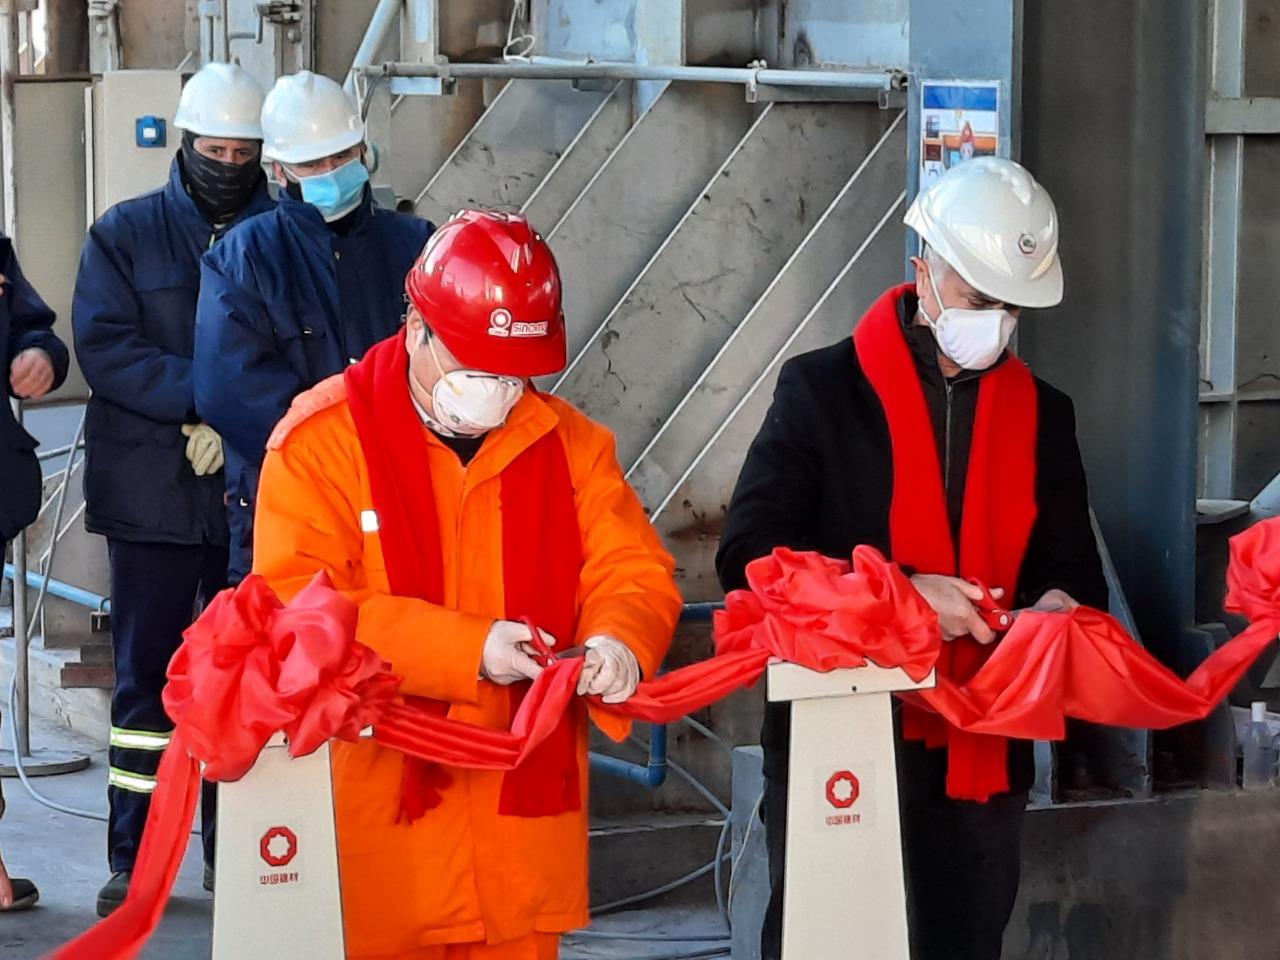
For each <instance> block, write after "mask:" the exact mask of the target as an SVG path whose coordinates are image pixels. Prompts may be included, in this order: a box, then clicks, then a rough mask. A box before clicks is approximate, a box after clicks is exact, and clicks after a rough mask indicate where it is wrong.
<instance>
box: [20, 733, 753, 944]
mask: <svg viewBox="0 0 1280 960" xmlns="http://www.w3.org/2000/svg"><path fill="white" fill-rule="evenodd" d="M0 736H3V737H4V738H5V742H6V743H7V742H8V741H7V738H8V729H7V727H5V728H3V731H2V733H0ZM32 746H33V747H34V748H36V749H39V748H41V747H45V748H51V749H64V750H76V751H79V752H83V753H86V754H88V755H90V757H91V758H92V763H91V765H90V766H89V768H88V769H87V770H84V771H82V772H80V773H73V774H67V775H64V776H58V777H44V778H39V779H37V780H35V781H33V783H34V785H35V787H36V789H37V790H39V791H40V792H41V793H43V794H45V795H46V796H47V797H49V798H50V799H52V800H55V801H57V802H59V803H63V804H66V805H68V806H73V807H78V808H82V809H88V810H98V811H105V809H106V797H105V791H106V770H107V763H106V751H105V750H103V749H101V748H100V747H99V746H98V745H97V744H94V743H92V742H90V741H87V740H85V739H84V738H82V737H78V736H76V735H75V734H73V733H70V732H69V731H66V730H65V729H62V728H55V727H52V726H50V725H49V724H47V723H44V722H41V721H39V720H37V721H35V723H34V724H33V727H32ZM3 786H4V795H5V799H6V801H7V802H8V810H7V812H6V814H5V817H4V819H3V820H0V852H3V856H4V861H5V864H6V866H7V867H8V869H9V872H10V874H11V875H13V876H21V877H29V878H31V879H32V880H34V881H35V882H36V884H37V885H38V886H39V888H40V903H39V905H38V906H37V907H36V908H35V909H34V910H30V911H27V912H25V913H14V914H0V956H3V957H4V960H35V958H37V957H41V956H44V955H45V954H46V953H47V952H48V951H50V950H52V949H54V948H55V947H57V946H59V945H61V944H62V943H65V942H66V941H67V940H69V939H70V938H71V937H73V936H75V935H76V934H77V933H79V932H80V931H82V930H84V929H85V928H86V927H88V926H89V925H91V924H92V923H93V922H94V921H95V920H96V919H97V917H96V915H95V914H94V909H93V908H94V900H95V898H96V896H97V892H98V888H99V887H100V886H101V885H102V884H103V883H104V882H105V881H106V879H107V865H106V827H105V825H104V824H102V823H98V822H95V821H90V820H82V819H79V818H76V817H71V816H67V815H65V814H62V813H56V812H54V811H52V810H49V809H47V808H45V807H43V806H41V805H39V804H38V803H36V802H35V801H34V800H32V799H31V798H30V797H29V796H28V795H27V793H26V791H25V790H24V789H23V788H22V784H20V783H19V782H17V781H16V780H5V781H4V782H3ZM193 840H195V838H193ZM212 907H213V901H212V898H211V897H210V896H209V895H208V894H207V893H205V892H204V891H203V890H202V889H201V887H200V854H199V843H198V842H193V843H192V844H191V845H190V847H189V849H188V852H187V857H186V859H185V860H184V861H183V865H182V872H181V873H180V874H179V876H178V882H177V886H176V887H175V889H174V897H173V900H171V901H170V904H169V909H168V911H167V912H166V914H165V918H164V921H163V923H162V924H161V926H160V929H159V931H158V932H157V933H156V936H155V937H154V938H153V939H152V941H151V943H150V945H149V946H148V948H147V950H146V951H145V952H144V954H143V957H145V958H148V960H204V958H207V957H208V956H209V930H210V920H211V915H212ZM722 929H723V928H722V927H721V926H720V923H719V920H718V918H717V917H716V914H715V911H714V909H712V908H703V907H688V906H684V907H665V908H657V909H651V910H642V911H635V912H631V913H620V914H617V915H614V916H609V917H605V918H601V919H600V920H599V921H598V922H597V923H596V925H595V926H594V927H593V930H594V931H595V932H599V933H602V934H618V933H621V934H624V935H640V936H653V937H661V938H664V941H663V942H646V941H639V940H601V939H595V938H591V939H588V938H585V937H570V938H566V941H565V946H564V948H563V950H562V952H561V956H562V960H667V958H671V960H683V958H692V957H705V956H708V955H710V954H709V951H710V949H711V948H713V947H714V946H715V944H714V943H713V942H708V941H706V940H704V939H701V938H704V937H707V936H714V935H716V934H717V933H718V932H719V931H721V930H722ZM681 935H683V936H687V937H694V938H698V939H693V940H686V941H679V940H676V939H675V938H676V937H679V936H681ZM719 955H720V956H728V954H727V953H721V954H719Z"/></svg>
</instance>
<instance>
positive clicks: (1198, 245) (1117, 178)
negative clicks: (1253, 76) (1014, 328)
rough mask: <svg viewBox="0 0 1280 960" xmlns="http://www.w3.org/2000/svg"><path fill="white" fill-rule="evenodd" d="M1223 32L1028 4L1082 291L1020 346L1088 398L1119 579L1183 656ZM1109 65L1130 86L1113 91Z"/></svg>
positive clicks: (1198, 14) (1036, 159) (1144, 616)
mask: <svg viewBox="0 0 1280 960" xmlns="http://www.w3.org/2000/svg"><path fill="white" fill-rule="evenodd" d="M1155 22H1158V23H1161V24H1162V25H1163V28H1162V29H1161V30H1159V31H1152V30H1150V24H1152V23H1155ZM1206 35H1207V30H1206V24H1205V9H1204V4H1203V3H1202V2H1200V0H1134V2H1133V3H1131V4H1126V5H1124V7H1123V8H1120V7H1117V6H1116V5H1114V4H1111V3H1107V2H1105V0H1082V2H1080V3H1075V4H1071V5H1070V8H1068V7H1067V6H1065V5H1063V6H1060V5H1056V4H1034V5H1032V4H1028V6H1027V24H1026V47H1027V50H1026V72H1025V76H1024V80H1023V90H1024V95H1025V97H1026V100H1025V103H1026V110H1025V111H1024V113H1023V117H1024V120H1025V127H1024V131H1023V150H1024V156H1025V158H1026V160H1027V162H1028V165H1029V166H1030V167H1031V169H1032V170H1033V171H1034V172H1035V174H1036V175H1037V177H1038V178H1039V179H1040V180H1041V182H1042V183H1044V184H1045V186H1046V187H1047V188H1048V190H1049V192H1050V193H1051V194H1052V195H1053V197H1054V199H1055V200H1056V202H1057V205H1058V209H1059V211H1060V212H1061V215H1062V235H1061V242H1060V248H1059V249H1060V252H1061V255H1062V258H1063V263H1064V268H1065V272H1066V299H1065V300H1064V301H1063V304H1062V306H1060V307H1056V308H1054V309H1053V310H1048V311H1037V312H1036V315H1035V316H1033V317H1030V318H1028V319H1027V320H1026V322H1024V323H1023V324H1022V328H1023V329H1022V333H1021V338H1020V345H1021V348H1022V351H1023V353H1024V355H1025V356H1027V357H1028V358H1029V360H1030V362H1031V366H1032V369H1033V370H1035V371H1036V372H1037V373H1038V374H1040V375H1041V376H1043V377H1045V378H1046V379H1048V380H1049V381H1050V382H1052V383H1054V384H1055V385H1056V386H1058V387H1061V388H1063V389H1065V390H1066V391H1067V392H1068V393H1069V394H1070V395H1071V397H1072V399H1073V400H1074V401H1075V409H1076V414H1077V419H1078V425H1079V436H1080V441H1081V446H1082V448H1083V451H1084V455H1085V462H1086V465H1087V466H1088V467H1089V468H1090V475H1089V478H1090V486H1091V494H1092V500H1093V503H1094V507H1095V509H1096V511H1097V514H1098V519H1099V522H1100V523H1101V526H1102V529H1103V531H1104V533H1105V534H1106V538H1107V543H1108V545H1109V546H1110V549H1111V553H1112V556H1113V557H1114V559H1115V565H1116V570H1117V572H1118V573H1119V577H1120V582H1121V583H1122V584H1123V586H1124V589H1125V593H1126V595H1127V597H1128V600H1129V603H1130V605H1131V606H1132V608H1133V613H1134V618H1135V620H1136V621H1137V623H1138V626H1139V628H1140V629H1141V631H1142V636H1143V639H1144V642H1145V643H1146V645H1147V646H1149V647H1150V648H1151V649H1152V650H1154V651H1155V652H1156V653H1157V654H1158V655H1160V656H1162V657H1164V658H1166V660H1167V661H1169V662H1173V661H1175V660H1177V659H1178V653H1179V652H1180V651H1181V650H1183V649H1186V648H1187V647H1186V645H1187V644H1189V643H1192V642H1194V641H1192V640H1190V639H1188V637H1187V635H1186V633H1185V628H1186V627H1187V625H1188V624H1190V623H1191V622H1192V619H1193V616H1194V605H1193V598H1194V592H1195V591H1194V589H1193V588H1194V583H1195V525H1194V509H1195V494H1196V489H1195V488H1196V435H1197V431H1198V423H1197V416H1198V411H1197V401H1196V397H1197V392H1198V391H1197V383H1198V380H1199V366H1198V362H1197V340H1198V332H1199V327H1200V312H1201V309H1202V303H1203V300H1202V296H1203V287H1202V283H1201V271H1202V265H1203V262H1204V261H1203V254H1204V242H1203V222H1204V215H1205V192H1204V191H1205V180H1206V170H1205V163H1204V157H1205V152H1206V151H1205V143H1204V102H1203V96H1204V91H1205V89H1206V86H1207V77H1206V76H1205V64H1206V63H1207V62H1208V57H1207V56H1206V49H1205V37H1206ZM1099 71H1105V72H1106V75H1107V76H1108V77H1109V78H1110V81H1109V82H1110V83H1111V84H1112V85H1114V86H1115V88H1116V89H1122V90H1125V91H1128V93H1129V95H1128V96H1126V97H1123V98H1115V99H1109V98H1105V97H1103V98H1100V97H1098V96H1097V77H1098V76H1100V75H1101V74H1100V73H1099ZM1086 129H1087V130H1088V131H1089V134H1090V136H1089V139H1090V142H1091V143H1092V144H1096V145H1097V149H1096V150H1095V149H1091V150H1090V151H1089V152H1090V155H1091V160H1090V162H1088V163H1081V161H1080V156H1081V141H1080V131H1081V130H1086Z"/></svg>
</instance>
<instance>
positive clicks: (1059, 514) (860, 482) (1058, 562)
mask: <svg viewBox="0 0 1280 960" xmlns="http://www.w3.org/2000/svg"><path fill="white" fill-rule="evenodd" d="M907 224H908V225H909V226H911V227H912V228H913V229H914V230H915V231H916V232H917V233H918V234H920V236H921V238H922V239H923V240H924V243H925V248H924V250H923V251H922V256H921V257H917V258H913V264H914V266H915V272H916V282H915V284H906V285H903V286H900V287H897V288H894V289H891V290H889V291H887V292H886V293H885V294H884V295H883V296H882V297H881V298H880V300H879V301H877V303H876V304H875V305H874V306H873V307H872V308H871V309H870V310H869V311H868V313H867V315H866V316H865V317H864V318H863V319H862V321H861V322H860V323H859V325H858V331H857V333H855V335H854V337H853V338H851V339H848V340H845V341H842V342H841V343H837V344H835V345H833V346H831V347H827V348H825V349H822V350H817V351H814V352H812V353H809V354H805V355H803V356H799V357H796V358H795V359H793V360H791V361H790V362H788V363H787V364H786V365H785V366H784V367H783V369H782V371H781V373H780V375H779V378H778V384H777V388H776V391H775V394H774V399H773V404H772V406H771V408H770V410H769V412H768V415H767V416H766V418H765V421H764V424H763V425H762V426H761V429H760V432H759V434H758V435H757V436H756V438H755V441H754V442H753V443H752V446H751V448H750V451H749V452H748V454H747V458H746V462H745V463H744V465H743V468H742V473H741V476H740V477H739V480H738V484H737V488H736V490H735V491H734V495H733V499H732V501H731V502H730V505H729V510H728V517H727V521H726V525H725V531H724V536H723V539H722V542H721V545H720V550H719V553H718V555H717V558H716V564H717V570H718V572H719V576H720V580H721V583H722V585H723V587H724V588H725V589H726V590H732V589H738V588H741V587H744V586H745V585H746V580H745V575H744V570H745V568H746V566H747V564H748V563H750V562H751V561H752V560H755V559H756V558H758V557H762V556H766V555H767V554H768V553H770V551H772V550H773V549H774V548H775V547H779V546H785V547H790V548H793V549H799V550H816V551H819V552H821V553H823V554H826V555H828V556H833V557H844V558H847V557H848V556H849V555H850V553H851V551H852V549H853V548H854V547H855V546H857V545H859V544H869V545H871V546H874V547H876V548H877V549H879V550H881V551H882V552H883V553H885V554H886V555H887V556H889V557H890V558H891V559H893V560H895V561H896V562H898V563H899V564H901V565H902V566H903V567H904V568H905V569H906V571H907V572H908V573H909V574H911V575H912V582H913V584H914V585H915V586H916V588H917V590H919V592H920V593H921V595H922V596H923V597H924V598H925V599H926V600H927V601H928V602H929V604H930V605H931V606H932V607H933V609H934V610H935V611H936V612H937V614H938V619H939V626H940V628H941V631H942V634H943V637H944V639H945V640H946V641H948V643H947V645H946V649H945V650H944V655H943V657H942V658H941V659H940V661H939V669H940V670H945V671H948V672H952V673H953V675H954V676H956V677H957V678H958V679H964V678H965V676H966V675H967V674H969V673H972V671H973V670H975V669H976V668H977V666H979V665H980V664H981V662H982V660H984V659H985V657H986V656H987V655H989V652H990V650H991V649H992V645H993V644H994V643H995V642H996V641H997V639H998V638H997V637H996V636H995V635H994V634H993V632H992V630H991V628H990V627H989V626H988V625H987V624H986V622H984V620H983V618H982V617H981V616H979V612H978V609H977V607H976V606H975V604H976V603H977V601H979V600H981V599H982V596H983V594H982V590H981V589H980V588H978V587H975V586H973V585H972V584H970V583H969V582H967V578H970V577H976V578H979V579H982V580H983V581H984V582H985V583H986V584H987V585H989V586H991V587H992V588H993V592H994V594H995V595H996V596H997V597H999V598H1001V599H1002V601H1003V604H1004V605H1005V606H1008V607H1011V608H1014V609H1020V608H1026V607H1034V608H1037V609H1063V608H1070V607H1072V606H1074V605H1076V604H1077V603H1084V604H1088V605H1091V606H1096V607H1104V608H1105V606H1106V602H1107V588H1106V583H1105V580H1104V578H1103V572H1102V565H1101V561H1100V559H1099V555H1098V551H1097V546H1096V544H1095V541H1094V537H1093V533H1092V527H1091V523H1090V517H1089V505H1088V490H1087V487H1086V483H1085V475H1084V468H1083V465H1082V462H1081V458H1080V452H1079V448H1078V446H1077V443H1076V436H1075V417H1074V412H1073V409H1072V405H1071V401H1070V399H1069V398H1067V397H1066V396H1065V395H1064V394H1062V393H1061V392H1059V391H1057V390H1055V389H1054V388H1053V387H1051V386H1049V385H1048V384H1047V383H1044V382H1043V381H1041V380H1038V379H1036V378H1033V377H1032V376H1031V375H1030V374H1029V373H1028V372H1027V370H1026V367H1025V366H1024V365H1023V364H1022V362H1021V361H1020V360H1018V359H1017V358H1016V357H1014V356H1012V355H1011V354H1010V353H1009V352H1008V350H1007V349H1006V347H1007V344H1008V341H1009V338H1010V336H1011V334H1012V332H1013V330H1014V328H1015V326H1016V323H1017V317H1018V315H1019V312H1020V309H1021V307H1024V306H1026V307H1047V306H1052V305H1054V304H1056V303H1058V302H1059V301H1060V300H1061V298H1062V268H1061V264H1060V262H1059V260H1058V256H1057V230H1058V221H1057V214H1056V211H1055V209H1054V206H1053V202H1052V200H1051V199H1050V198H1049V196H1048V194H1047V193H1046V192H1045V191H1044V189H1043V188H1042V187H1041V186H1040V185H1039V184H1038V183H1036V181H1035V180H1034V179H1033V178H1032V177H1031V176H1030V174H1029V173H1027V171H1026V170H1024V169H1023V168H1022V167H1020V166H1018V165H1017V164H1016V163H1013V162H1012V161H1008V160H1001V159H997V158H982V159H978V160H972V161H969V162H967V163H964V164H961V165H960V166H958V167H955V168H953V169H952V170H950V171H948V172H947V173H946V174H945V175H944V176H943V177H941V178H940V179H939V180H938V181H936V182H935V183H934V184H933V185H932V186H931V187H930V188H929V189H928V190H927V191H925V192H924V193H923V194H921V196H920V197H919V198H918V199H917V200H916V202H915V204H914V205H913V206H912V208H911V210H910V212H909V213H908V215H907ZM922 714H923V712H922V711H912V710H910V709H908V710H907V711H906V714H905V715H903V711H901V710H899V709H898V708H897V707H895V725H896V727H897V732H898V741H899V742H898V748H897V749H898V767H899V771H898V776H899V791H900V802H901V807H902V828H903V841H904V850H905V861H906V863H905V866H906V872H907V887H908V890H907V893H908V904H909V916H910V927H911V942H912V956H913V957H914V958H915V960H998V958H999V956H1000V948H1001V939H1002V936H1003V932H1004V927H1005V925H1006V924H1007V923H1008V920H1009V916H1010V914H1011V912H1012V910H1013V903H1014V898H1015V896H1016V894H1017V889H1018V877H1019V870H1020V841H1021V825H1022V816H1023V809H1024V807H1025V805H1026V800H1027V794H1028V791H1029V789H1030V787H1031V784H1032V782H1033V780H1034V764H1033V759H1032V745H1031V744H1030V743H1028V742H1025V741H1013V742H1008V741H1004V740H1001V739H999V738H992V737H988V738H978V739H977V740H974V739H966V737H969V736H970V735H965V734H963V733H961V732H960V731H955V730H953V729H951V728H947V727H946V726H945V724H943V723H942V722H941V721H940V719H939V718H937V717H934V716H930V715H922ZM789 734H790V705H789V704H769V705H768V707H767V711H766V716H765V723H764V728H763V731H762V733H761V741H762V744H763V747H764V755H765V761H764V763H765V768H764V772H765V781H766V794H765V806H764V820H765V829H766V833H767V839H768V848H769V861H770V882H771V885H772V887H773V893H772V898H771V901H770V904H769V910H768V913H767V915H766V917H765V924H764V932H763V938H762V939H763V957H764V960H778V957H779V956H780V951H781V934H782V931H781V921H782V878H783V874H784V858H785V826H786V801H787V761H788V752H789ZM848 735H849V736H857V735H858V732H857V731H848ZM975 744H976V745H977V747H978V748H979V749H977V750H974V749H971V748H973V747H974V745H975ZM833 960H836V958H833Z"/></svg>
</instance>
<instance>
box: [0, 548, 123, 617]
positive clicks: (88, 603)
mask: <svg viewBox="0 0 1280 960" xmlns="http://www.w3.org/2000/svg"><path fill="white" fill-rule="evenodd" d="M14 542H15V543H17V541H16V540H15V541H14ZM15 549H16V548H15ZM14 559H17V558H16V557H15V558H14ZM23 575H24V576H25V577H26V580H27V586H28V587H30V588H31V589H32V590H39V589H41V588H42V587H45V584H46V583H47V584H48V587H47V588H46V590H45V592H46V593H48V594H49V596H51V597H57V598H58V599H59V600H67V601H70V602H71V603H74V604H75V605H76V606H80V607H84V608H85V609H86V610H93V611H95V612H98V613H110V612H111V598H110V597H104V596H102V595H100V594H97V593H94V592H93V591H91V590H85V589H84V588H83V587H76V586H72V585H71V584H69V583H64V582H63V581H61V580H54V579H53V578H52V577H47V576H45V575H43V574H39V573H36V572H35V571H34V570H25V571H24V574H23ZM4 578H5V579H6V580H12V581H13V582H14V593H15V594H16V593H17V581H18V568H17V566H16V565H14V564H12V563H6V564H5V565H4Z"/></svg>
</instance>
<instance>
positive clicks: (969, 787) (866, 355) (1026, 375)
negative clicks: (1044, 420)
mask: <svg viewBox="0 0 1280 960" xmlns="http://www.w3.org/2000/svg"><path fill="white" fill-rule="evenodd" d="M908 293H915V287H914V286H913V285H911V284H904V285H902V286H899V287H895V288H893V289H891V290H889V291H888V292H886V293H885V294H884V295H883V296H881V297H880V299H879V300H877V301H876V302H875V303H874V304H873V305H872V307H871V309H870V310H869V311H867V314H866V316H865V317H863V318H862V321H861V322H860V323H859V324H858V326H857V328H856V329H855V330H854V332H853V342H854V346H855V348H856V350H857V353H858V362H859V363H860V364H861V365H862V369H863V371H864V372H865V373H866V375H867V379H868V380H869V381H870V382H871V386H872V387H873V388H874V389H875V391H876V395H877V396H878V397H879V399H880V404H881V406H883V407H884V412H885V417H886V419H887V420H888V423H889V438H890V442H891V444H892V447H893V499H892V501H891V504H890V508H889V539H890V543H891V546H892V555H893V560H894V561H895V562H897V563H900V564H902V565H904V566H908V567H913V568H914V569H916V570H917V571H919V572H921V573H935V574H943V575H946V576H961V577H966V578H969V577H973V578H976V579H978V580H980V581H982V583H984V584H986V585H988V586H991V587H1003V588H1004V590H1005V597H1006V598H1008V599H1010V600H1012V598H1013V597H1014V595H1015V591H1016V588H1017V585H1018V572H1019V570H1021V568H1022V557H1023V554H1024V553H1025V552H1026V549H1027V541H1028V539H1029V538H1030V536H1031V528H1032V526H1034V524H1035V520H1036V497H1035V486H1036V413H1037V396H1036V386H1035V381H1034V380H1033V379H1032V377H1031V373H1030V371H1028V370H1027V367H1026V365H1025V364H1024V363H1023V362H1022V361H1021V360H1019V359H1017V358H1016V357H1013V356H1010V357H1009V358H1008V359H1007V360H1006V361H1005V362H1004V363H1002V364H1001V365H1000V366H999V367H997V368H996V369H995V370H992V371H991V372H990V373H987V374H985V375H984V376H983V377H982V380H981V382H980V385H979V387H978V408H977V413H976V416H975V419H974V425H973V439H972V442H971V446H970V450H969V472H968V475H967V477H966V478H965V493H964V510H963V515H962V519H961V523H960V551H959V557H960V562H959V566H958V567H957V564H956V549H955V543H954V540H953V539H952V534H951V522H950V519H949V516H948V512H947V497H946V490H945V487H944V480H943V476H942V467H941V464H940V463H939V460H938V444H937V440H936V437H935V435H934V431H933V421H932V420H931V418H930V416H929V408H928V405H927V404H926V402H925V398H924V390H923V388H922V387H921V385H920V376H919V373H918V372H917V371H916V367H915V362H914V361H913V359H912V357H911V350H910V348H909V347H908V345H907V339H906V336H905V335H904V334H903V330H902V321H901V319H900V317H899V313H898V305H899V303H900V301H901V300H902V298H903V297H904V296H906V295H907V294H908ZM993 650H994V645H993V646H990V647H983V646H981V645H980V644H978V643H977V642H976V641H974V640H973V639H972V638H971V637H960V638H958V639H956V640H955V641H953V642H952V643H949V644H946V645H945V646H944V649H943V653H942V655H941V656H940V657H939V659H938V670H939V672H940V673H941V674H942V676H944V677H946V678H947V679H949V680H952V681H955V682H957V683H964V682H966V681H968V680H969V679H970V678H971V677H972V676H973V675H974V674H975V673H977V672H978V669H979V668H980V667H981V666H982V665H983V663H985V662H986V660H987V658H988V657H990V656H991V654H992V652H993ZM903 733H904V735H905V736H906V737H908V738H909V739H912V740H923V741H925V743H926V744H928V745H929V746H932V747H942V746H945V747H946V748H947V750H948V760H947V794H948V795H949V796H951V797H955V798H957V799H964V800H977V801H983V802H985V801H986V800H988V799H989V798H990V797H991V796H992V795H993V794H997V793H1002V792H1004V791H1006V790H1008V789H1009V775H1008V746H1009V744H1008V741H1007V740H1006V739H1005V738H1003V737H995V736H988V735H984V734H973V733H966V732H964V731H961V730H958V729H957V728H955V727H953V726H950V725H949V724H947V723H946V721H944V720H943V719H942V718H941V717H938V716H936V715H934V714H929V713H926V712H924V711H922V710H919V709H917V708H914V707H906V708H904V713H903Z"/></svg>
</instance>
